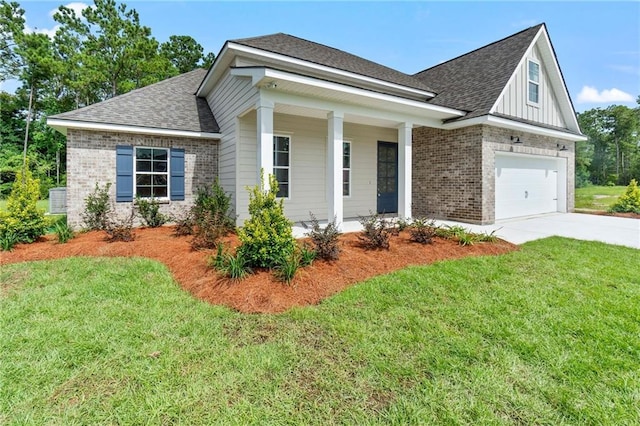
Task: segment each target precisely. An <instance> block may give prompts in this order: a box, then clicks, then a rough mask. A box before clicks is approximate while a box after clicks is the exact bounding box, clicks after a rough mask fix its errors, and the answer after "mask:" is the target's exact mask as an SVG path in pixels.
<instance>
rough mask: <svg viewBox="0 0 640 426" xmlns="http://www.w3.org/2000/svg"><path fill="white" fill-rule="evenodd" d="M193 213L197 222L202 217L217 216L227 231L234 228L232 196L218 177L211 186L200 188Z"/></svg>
mask: <svg viewBox="0 0 640 426" xmlns="http://www.w3.org/2000/svg"><path fill="white" fill-rule="evenodd" d="M192 214H193V218H194V220H195V222H196V223H198V222H199V221H200V220H202V219H209V218H210V217H212V216H217V217H218V219H217V220H218V222H219V223H220V225H221V226H223V227H224V228H225V229H226V230H227V231H231V230H232V229H233V228H234V222H235V218H234V217H233V216H232V214H231V196H230V195H229V194H227V193H225V192H224V189H222V186H220V183H219V182H218V180H217V179H216V181H215V182H214V183H213V185H211V188H209V187H203V188H198V190H197V193H196V201H195V203H194V205H193V208H192Z"/></svg>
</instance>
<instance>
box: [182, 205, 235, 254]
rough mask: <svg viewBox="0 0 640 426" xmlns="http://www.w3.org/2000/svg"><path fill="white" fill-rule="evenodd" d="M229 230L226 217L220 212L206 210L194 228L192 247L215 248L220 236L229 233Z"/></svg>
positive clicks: (198, 248) (196, 248) (201, 248)
mask: <svg viewBox="0 0 640 426" xmlns="http://www.w3.org/2000/svg"><path fill="white" fill-rule="evenodd" d="M228 232H229V229H228V228H227V226H226V225H225V218H224V217H222V216H221V215H220V214H219V213H215V212H211V211H204V212H202V216H201V217H200V218H199V219H198V221H197V224H196V226H195V228H194V231H193V239H192V240H191V247H192V248H193V249H194V250H204V249H212V248H215V247H216V246H217V245H218V241H220V238H222V237H224V236H225V235H227V233H228Z"/></svg>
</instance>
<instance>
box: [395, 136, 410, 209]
mask: <svg viewBox="0 0 640 426" xmlns="http://www.w3.org/2000/svg"><path fill="white" fill-rule="evenodd" d="M412 129H413V124H411V123H402V124H401V125H400V126H399V127H398V217H402V218H410V217H411V186H412V182H411V140H412V132H411V131H412Z"/></svg>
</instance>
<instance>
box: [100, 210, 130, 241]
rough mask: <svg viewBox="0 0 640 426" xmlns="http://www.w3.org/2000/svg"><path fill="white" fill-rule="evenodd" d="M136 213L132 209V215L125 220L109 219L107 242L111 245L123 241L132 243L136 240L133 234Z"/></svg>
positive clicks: (106, 229) (106, 228) (106, 227)
mask: <svg viewBox="0 0 640 426" xmlns="http://www.w3.org/2000/svg"><path fill="white" fill-rule="evenodd" d="M134 218H135V211H134V210H133V209H131V214H129V215H128V216H127V217H124V218H113V219H112V218H109V220H108V221H107V224H106V225H105V229H104V231H105V232H106V233H107V238H106V240H107V241H108V242H110V243H113V242H116V241H121V242H130V241H133V240H134V239H135V237H136V236H135V233H134V232H133V219H134Z"/></svg>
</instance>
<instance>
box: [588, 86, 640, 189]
mask: <svg viewBox="0 0 640 426" xmlns="http://www.w3.org/2000/svg"><path fill="white" fill-rule="evenodd" d="M637 102H638V106H637V107H636V108H630V107H627V106H623V105H611V106H609V107H607V108H594V109H590V110H588V111H585V112H583V113H580V114H578V122H579V123H580V128H581V129H582V133H584V134H585V135H586V136H587V137H588V138H589V139H588V140H587V141H585V142H577V143H576V186H577V187H581V186H587V185H590V184H594V185H628V184H629V182H630V181H631V180H632V179H636V180H638V181H640V96H638V99H637Z"/></svg>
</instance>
